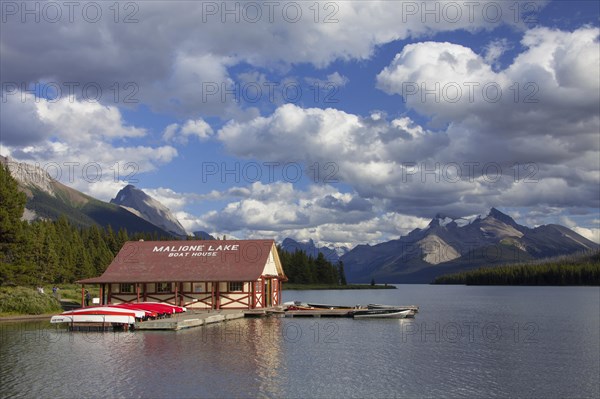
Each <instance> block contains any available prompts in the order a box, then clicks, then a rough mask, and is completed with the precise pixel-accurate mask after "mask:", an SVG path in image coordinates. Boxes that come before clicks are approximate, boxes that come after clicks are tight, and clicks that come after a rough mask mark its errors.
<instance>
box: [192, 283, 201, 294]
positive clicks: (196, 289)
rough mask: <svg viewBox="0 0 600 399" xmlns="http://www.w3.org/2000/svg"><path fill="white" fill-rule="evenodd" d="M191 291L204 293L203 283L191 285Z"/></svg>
mask: <svg viewBox="0 0 600 399" xmlns="http://www.w3.org/2000/svg"><path fill="white" fill-rule="evenodd" d="M192 291H194V292H204V283H192Z"/></svg>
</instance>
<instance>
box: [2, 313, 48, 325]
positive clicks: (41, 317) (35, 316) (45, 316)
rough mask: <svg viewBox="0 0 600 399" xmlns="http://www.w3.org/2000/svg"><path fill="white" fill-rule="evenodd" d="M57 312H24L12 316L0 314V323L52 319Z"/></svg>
mask: <svg viewBox="0 0 600 399" xmlns="http://www.w3.org/2000/svg"><path fill="white" fill-rule="evenodd" d="M55 314H56V313H47V314H22V315H12V316H0V323H4V322H15V321H36V320H47V321H50V318H51V317H52V316H54V315H55Z"/></svg>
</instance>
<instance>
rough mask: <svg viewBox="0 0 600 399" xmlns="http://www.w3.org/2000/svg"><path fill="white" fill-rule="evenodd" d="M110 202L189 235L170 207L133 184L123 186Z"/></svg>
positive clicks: (183, 234)
mask: <svg viewBox="0 0 600 399" xmlns="http://www.w3.org/2000/svg"><path fill="white" fill-rule="evenodd" d="M110 203H111V204H115V205H119V206H122V207H123V208H125V209H127V210H128V211H130V212H132V213H134V214H136V215H137V216H139V217H141V218H142V219H145V220H146V221H148V222H150V223H152V224H154V225H155V226H158V227H160V228H161V229H163V230H165V231H167V232H169V233H171V234H173V235H175V236H179V237H186V236H187V233H186V231H185V229H184V228H183V226H182V225H181V223H179V220H177V218H176V217H175V216H174V215H173V214H172V213H171V211H170V210H169V208H167V207H166V206H164V205H163V204H161V203H160V202H159V201H157V200H155V199H154V198H152V197H151V196H149V195H148V194H146V193H145V192H143V191H142V190H140V189H139V188H137V187H135V186H133V185H131V184H128V185H127V186H125V187H123V188H122V189H121V190H120V191H119V192H118V193H117V195H116V196H115V198H113V199H111V200H110Z"/></svg>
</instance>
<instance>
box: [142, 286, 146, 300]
mask: <svg viewBox="0 0 600 399" xmlns="http://www.w3.org/2000/svg"><path fill="white" fill-rule="evenodd" d="M142 288H143V289H144V302H146V291H147V289H146V283H144V284H142Z"/></svg>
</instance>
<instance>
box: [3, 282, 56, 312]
mask: <svg viewBox="0 0 600 399" xmlns="http://www.w3.org/2000/svg"><path fill="white" fill-rule="evenodd" d="M44 291H45V292H44V294H40V293H39V292H38V291H37V290H36V289H34V288H27V287H0V316H14V315H39V314H46V313H60V312H61V311H62V308H61V306H60V302H59V301H58V299H57V298H55V297H54V296H53V295H52V290H50V292H49V293H48V291H46V290H44Z"/></svg>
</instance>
